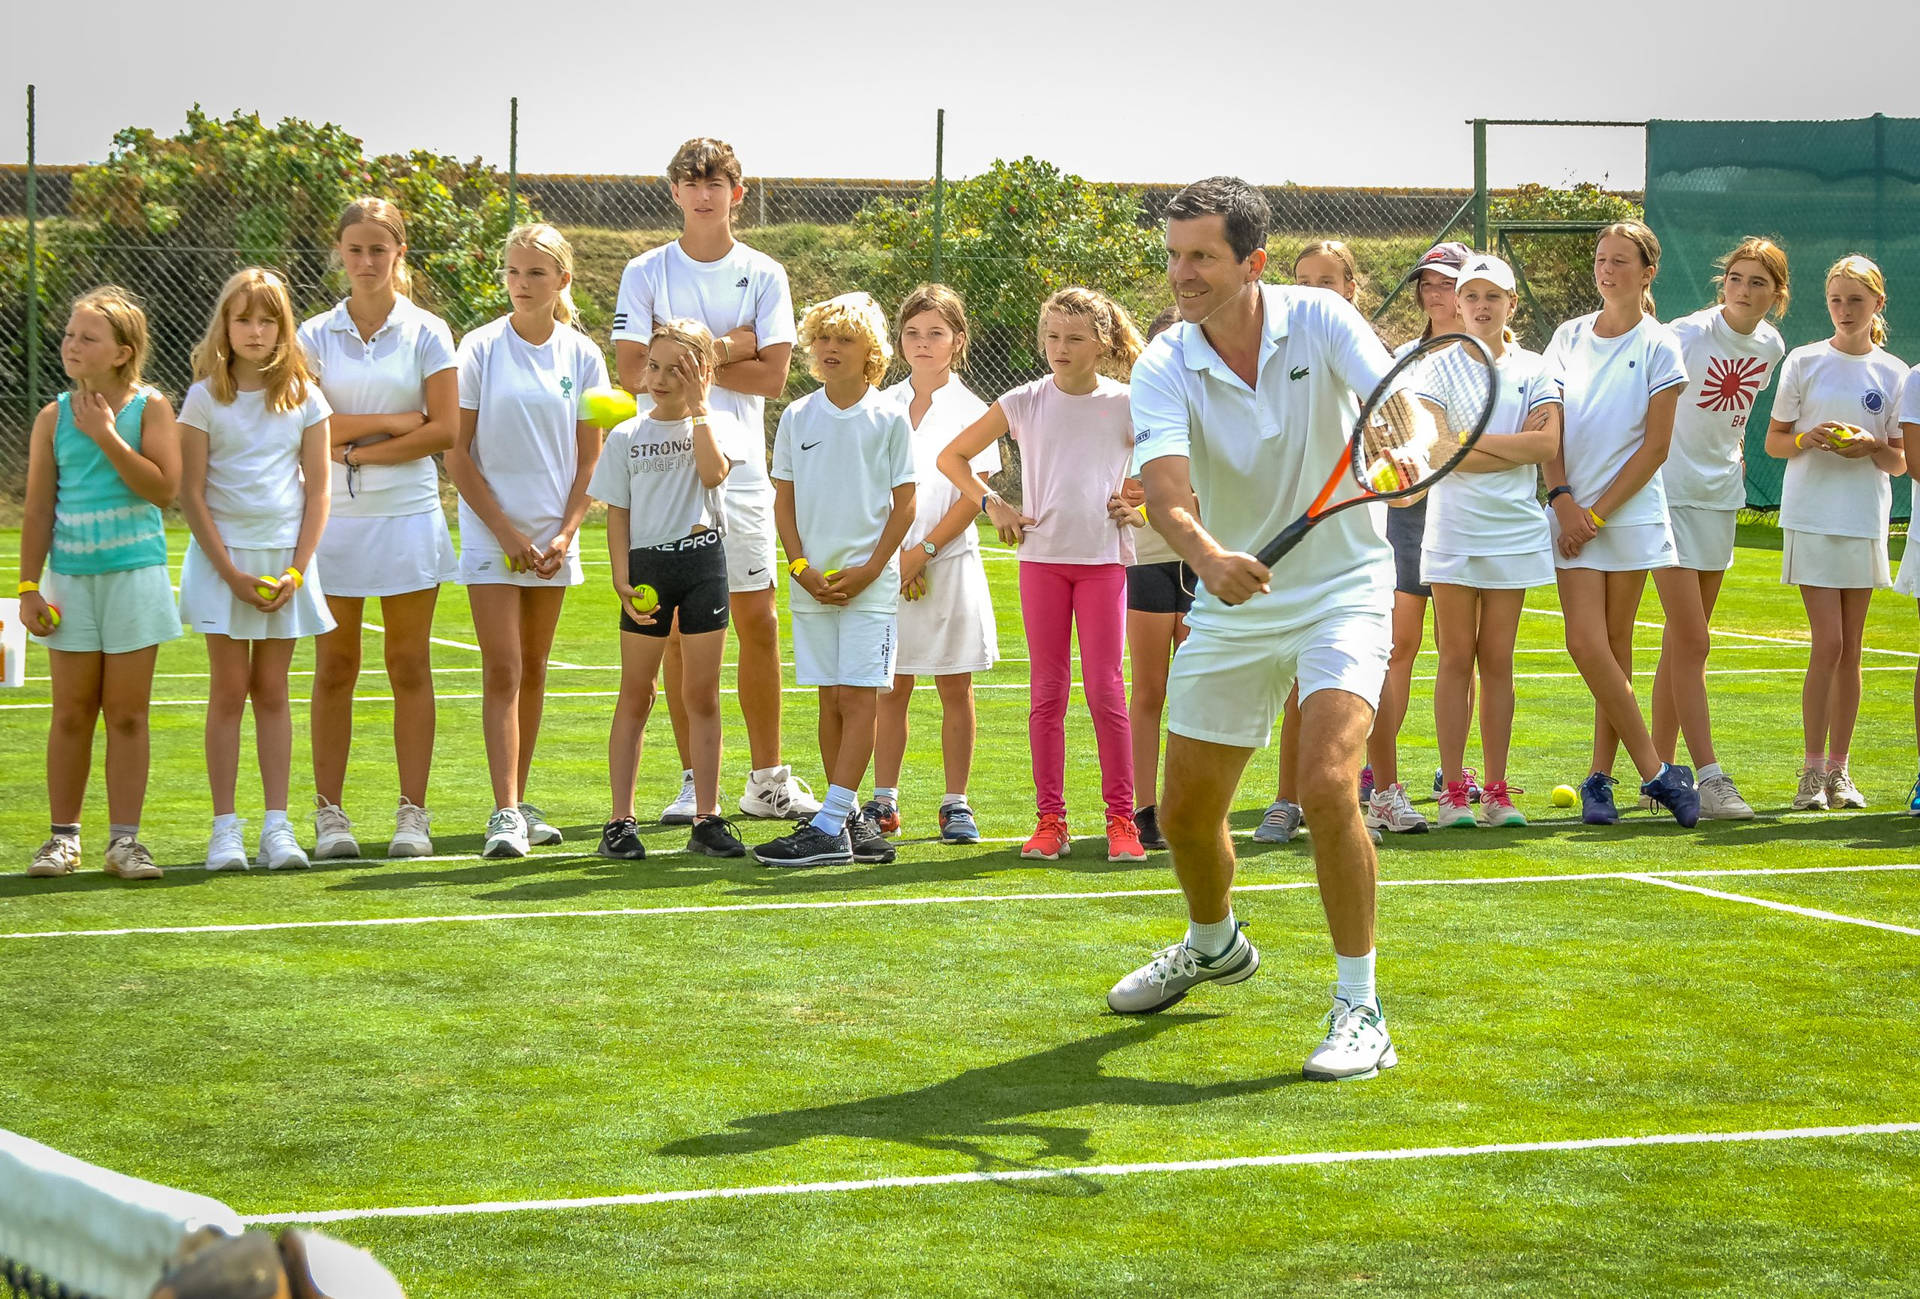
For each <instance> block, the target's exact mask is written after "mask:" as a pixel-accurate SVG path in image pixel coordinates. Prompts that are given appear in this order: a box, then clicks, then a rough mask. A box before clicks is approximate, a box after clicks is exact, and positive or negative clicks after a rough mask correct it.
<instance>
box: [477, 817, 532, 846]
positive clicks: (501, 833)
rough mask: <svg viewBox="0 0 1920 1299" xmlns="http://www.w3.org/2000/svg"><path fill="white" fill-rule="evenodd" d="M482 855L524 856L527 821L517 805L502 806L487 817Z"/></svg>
mask: <svg viewBox="0 0 1920 1299" xmlns="http://www.w3.org/2000/svg"><path fill="white" fill-rule="evenodd" d="M480 855H481V856H482V857H525V856H526V855H527V823H526V820H525V819H524V818H522V817H521V815H520V809H519V808H517V807H502V808H498V809H496V810H495V811H494V814H493V815H492V816H490V817H488V818H487V844H486V847H484V848H482V849H481V850H480Z"/></svg>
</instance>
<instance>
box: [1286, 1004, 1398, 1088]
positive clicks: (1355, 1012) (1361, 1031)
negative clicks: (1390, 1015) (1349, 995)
mask: <svg viewBox="0 0 1920 1299" xmlns="http://www.w3.org/2000/svg"><path fill="white" fill-rule="evenodd" d="M1399 1063H1400V1057H1399V1056H1397V1055H1395V1054H1394V1050H1393V1039H1392V1038H1390V1037H1388V1036H1387V1021H1386V1017H1385V1016H1384V1015H1382V1014H1381V1013H1380V1012H1379V1011H1378V1010H1376V1009H1375V1008H1374V1007H1372V1006H1349V1005H1348V1004H1347V1003H1346V1002H1344V1001H1342V1000H1340V998H1339V997H1335V998H1334V999H1333V1009H1332V1010H1330V1011H1328V1012H1327V1036H1326V1039H1325V1040H1324V1041H1322V1042H1321V1043H1320V1045H1319V1046H1317V1047H1315V1048H1314V1051H1313V1054H1312V1055H1310V1056H1308V1057H1307V1063H1306V1067H1305V1068H1304V1069H1302V1070H1301V1072H1302V1073H1303V1074H1305V1075H1306V1076H1307V1077H1308V1078H1309V1079H1311V1080H1312V1081H1314V1082H1356V1081H1358V1080H1360V1079H1362V1078H1371V1077H1373V1076H1374V1075H1375V1074H1377V1073H1379V1072H1380V1071H1381V1070H1382V1069H1391V1068H1393V1067H1394V1066H1395V1065H1397V1064H1399Z"/></svg>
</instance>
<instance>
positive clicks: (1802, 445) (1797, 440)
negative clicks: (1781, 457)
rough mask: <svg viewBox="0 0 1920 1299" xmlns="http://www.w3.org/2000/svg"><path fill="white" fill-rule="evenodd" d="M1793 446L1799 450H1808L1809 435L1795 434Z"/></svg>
mask: <svg viewBox="0 0 1920 1299" xmlns="http://www.w3.org/2000/svg"><path fill="white" fill-rule="evenodd" d="M1793 445H1794V447H1795V449H1797V450H1801V451H1804V450H1806V446H1807V435H1806V434H1805V433H1795V434H1794V435H1793Z"/></svg>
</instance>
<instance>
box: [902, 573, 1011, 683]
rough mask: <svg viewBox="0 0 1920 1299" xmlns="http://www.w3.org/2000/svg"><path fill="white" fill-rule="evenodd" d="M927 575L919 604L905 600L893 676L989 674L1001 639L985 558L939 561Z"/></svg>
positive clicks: (903, 598) (917, 601)
mask: <svg viewBox="0 0 1920 1299" xmlns="http://www.w3.org/2000/svg"><path fill="white" fill-rule="evenodd" d="M925 572H926V576H927V593H926V594H925V595H923V596H921V597H920V598H919V599H918V600H909V599H907V598H906V597H905V596H901V597H900V612H899V632H900V635H899V646H900V647H899V651H898V653H897V655H896V656H895V662H894V669H893V670H894V671H895V672H896V673H898V674H900V675H901V676H930V677H944V676H952V675H953V674H954V673H956V672H985V671H987V670H988V669H989V668H991V667H992V666H993V661H994V659H995V658H997V657H998V654H999V648H1000V633H999V629H998V627H997V626H996V625H995V623H994V620H993V594H992V592H990V591H988V589H987V570H986V569H985V567H984V566H982V564H981V562H980V557H979V556H978V555H959V556H955V557H954V558H953V559H950V560H937V561H935V562H934V563H931V564H929V565H927V567H926V570H925Z"/></svg>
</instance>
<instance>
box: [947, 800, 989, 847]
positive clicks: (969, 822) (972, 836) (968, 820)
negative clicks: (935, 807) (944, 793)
mask: <svg viewBox="0 0 1920 1299" xmlns="http://www.w3.org/2000/svg"><path fill="white" fill-rule="evenodd" d="M940 838H941V839H943V840H944V841H946V842H947V843H979V842H980V826H979V825H978V824H977V823H976V822H975V821H974V819H973V809H972V808H970V807H968V806H967V805H966V804H965V803H949V804H947V805H946V806H945V807H943V808H941V809H940Z"/></svg>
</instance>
